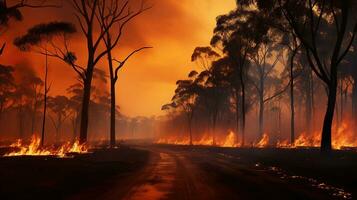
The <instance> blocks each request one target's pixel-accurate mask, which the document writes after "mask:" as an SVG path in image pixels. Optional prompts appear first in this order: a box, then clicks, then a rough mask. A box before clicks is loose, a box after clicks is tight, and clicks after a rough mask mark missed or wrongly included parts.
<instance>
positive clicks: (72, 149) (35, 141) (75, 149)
mask: <svg viewBox="0 0 357 200" xmlns="http://www.w3.org/2000/svg"><path fill="white" fill-rule="evenodd" d="M40 143H41V139H40V138H39V137H37V136H36V135H33V136H32V137H31V142H30V143H29V144H24V143H23V141H22V140H20V139H19V140H17V141H16V142H15V143H13V144H11V145H10V147H11V148H12V149H14V150H13V151H11V152H10V153H6V154H5V155H4V156H5V157H10V156H56V157H66V156H67V155H68V154H71V153H79V154H82V153H88V147H87V146H86V145H85V144H83V145H82V144H80V143H79V141H75V142H74V143H70V142H67V143H65V144H63V145H61V146H59V147H54V146H51V147H41V145H40Z"/></svg>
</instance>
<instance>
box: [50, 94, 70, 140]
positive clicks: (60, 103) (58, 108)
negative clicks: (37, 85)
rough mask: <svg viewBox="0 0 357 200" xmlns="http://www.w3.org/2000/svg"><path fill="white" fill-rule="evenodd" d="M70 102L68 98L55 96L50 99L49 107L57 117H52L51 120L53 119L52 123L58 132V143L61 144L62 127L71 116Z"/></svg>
mask: <svg viewBox="0 0 357 200" xmlns="http://www.w3.org/2000/svg"><path fill="white" fill-rule="evenodd" d="M69 101H70V100H69V99H68V97H66V96H55V97H49V98H48V107H49V109H50V110H51V111H52V112H53V115H54V116H55V117H52V116H51V115H50V116H49V118H50V119H51V122H52V124H53V126H54V127H55V130H56V135H55V139H56V142H59V138H60V132H61V128H62V125H63V123H64V122H65V120H66V119H67V118H68V117H69V115H70V109H69V103H70V102H69Z"/></svg>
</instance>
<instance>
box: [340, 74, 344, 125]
mask: <svg viewBox="0 0 357 200" xmlns="http://www.w3.org/2000/svg"><path fill="white" fill-rule="evenodd" d="M343 103H344V100H343V79H342V78H341V83H340V122H343V110H344V108H343V107H344V104H343Z"/></svg>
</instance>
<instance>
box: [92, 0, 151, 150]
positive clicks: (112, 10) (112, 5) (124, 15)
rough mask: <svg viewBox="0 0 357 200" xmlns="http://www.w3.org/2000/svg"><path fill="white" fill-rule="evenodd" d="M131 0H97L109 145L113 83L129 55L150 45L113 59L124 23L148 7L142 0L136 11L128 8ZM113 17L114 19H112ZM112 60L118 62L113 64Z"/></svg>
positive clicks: (113, 110) (112, 139)
mask: <svg viewBox="0 0 357 200" xmlns="http://www.w3.org/2000/svg"><path fill="white" fill-rule="evenodd" d="M131 2H132V1H131V0H126V1H124V2H121V1H99V3H98V17H97V18H98V22H99V24H100V27H101V30H102V32H105V35H104V36H103V37H102V40H103V43H104V45H105V48H106V50H107V62H108V67H109V75H110V77H109V78H110V99H111V110H110V111H111V112H110V146H111V147H114V146H115V142H116V137H115V120H116V93H115V85H116V83H117V81H118V73H119V70H120V69H121V68H122V67H123V66H124V65H125V64H126V62H127V61H128V60H129V58H130V57H131V56H133V55H134V54H136V53H138V52H140V51H142V50H144V49H148V48H151V47H141V48H138V49H136V50H134V51H132V52H131V53H129V54H128V55H127V56H126V57H125V58H124V59H123V60H119V59H115V58H114V56H113V52H112V50H113V49H114V48H115V47H116V46H117V44H118V42H119V41H120V39H121V38H122V36H123V33H124V30H125V27H126V25H127V24H128V23H129V22H131V21H133V19H135V18H136V17H138V16H139V15H140V14H142V13H143V12H145V11H146V10H148V9H150V7H145V5H144V2H143V1H142V2H141V5H140V7H139V8H138V9H137V10H136V11H132V10H130V3H131ZM113 19H114V20H113ZM114 62H116V63H118V64H117V66H115V64H114Z"/></svg>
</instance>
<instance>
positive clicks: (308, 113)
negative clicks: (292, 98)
mask: <svg viewBox="0 0 357 200" xmlns="http://www.w3.org/2000/svg"><path fill="white" fill-rule="evenodd" d="M308 70H309V71H306V81H305V82H306V85H305V98H306V99H305V120H306V121H305V124H306V133H307V134H310V133H311V132H312V126H311V124H312V119H313V118H312V114H313V112H312V101H313V100H312V95H313V94H312V74H311V69H310V68H308Z"/></svg>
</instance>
